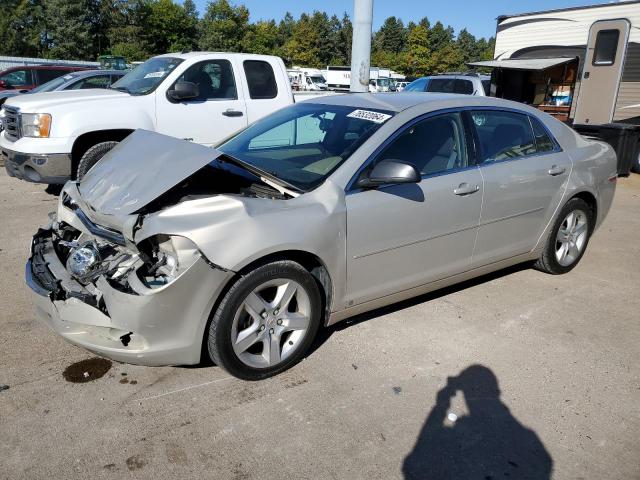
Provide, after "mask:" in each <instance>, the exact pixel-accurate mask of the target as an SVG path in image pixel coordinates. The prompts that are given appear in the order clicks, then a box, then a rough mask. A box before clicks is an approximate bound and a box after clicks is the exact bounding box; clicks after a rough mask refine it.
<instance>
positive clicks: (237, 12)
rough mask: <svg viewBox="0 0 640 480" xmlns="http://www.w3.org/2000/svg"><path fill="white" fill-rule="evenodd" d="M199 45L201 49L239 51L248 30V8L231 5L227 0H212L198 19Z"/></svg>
mask: <svg viewBox="0 0 640 480" xmlns="http://www.w3.org/2000/svg"><path fill="white" fill-rule="evenodd" d="M199 30H200V41H199V47H200V49H202V50H212V51H224V52H241V51H242V40H243V38H244V36H245V34H246V33H247V32H248V31H249V10H247V8H246V7H245V6H244V5H240V6H238V7H235V6H232V5H230V4H229V2H228V1H227V0H213V1H211V2H209V4H208V5H207V10H206V11H205V13H204V17H203V18H202V20H201V21H200V28H199Z"/></svg>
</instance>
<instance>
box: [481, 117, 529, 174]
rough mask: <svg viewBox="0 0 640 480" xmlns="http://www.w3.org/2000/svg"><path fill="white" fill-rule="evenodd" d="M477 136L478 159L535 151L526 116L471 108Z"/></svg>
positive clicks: (511, 156)
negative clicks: (479, 155)
mask: <svg viewBox="0 0 640 480" xmlns="http://www.w3.org/2000/svg"><path fill="white" fill-rule="evenodd" d="M471 118H472V120H473V123H474V124H475V127H476V132H477V133H478V139H479V140H480V149H481V160H482V162H496V161H501V160H509V159H512V158H518V157H524V156H526V155H531V154H533V153H536V144H535V141H534V138H533V132H532V130H531V124H530V123H529V117H528V116H527V115H523V114H520V113H514V112H501V111H495V110H486V111H474V112H471Z"/></svg>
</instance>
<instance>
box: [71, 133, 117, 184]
mask: <svg viewBox="0 0 640 480" xmlns="http://www.w3.org/2000/svg"><path fill="white" fill-rule="evenodd" d="M118 143H120V142H116V141H108V142H100V143H97V144H96V145H94V146H93V147H91V148H90V149H89V150H87V151H86V152H84V155H82V158H81V159H80V162H78V169H77V170H76V180H82V178H83V177H84V176H85V175H86V174H87V172H88V171H89V170H91V167H93V166H94V165H95V164H96V163H98V161H99V160H100V159H101V158H102V157H104V156H105V154H106V153H107V152H109V151H110V150H111V149H112V148H113V147H115V146H116V145H117V144H118Z"/></svg>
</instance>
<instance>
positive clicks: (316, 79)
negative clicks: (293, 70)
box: [309, 77, 325, 83]
mask: <svg viewBox="0 0 640 480" xmlns="http://www.w3.org/2000/svg"><path fill="white" fill-rule="evenodd" d="M309 78H310V79H311V81H312V82H313V83H324V82H325V80H324V77H309Z"/></svg>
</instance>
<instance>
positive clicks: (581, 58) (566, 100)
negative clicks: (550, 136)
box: [469, 0, 640, 175]
mask: <svg viewBox="0 0 640 480" xmlns="http://www.w3.org/2000/svg"><path fill="white" fill-rule="evenodd" d="M469 66H473V67H484V68H490V69H492V75H491V96H495V97H500V98H506V99H510V100H515V101H519V102H523V103H527V104H530V105H534V106H536V107H537V108H539V109H540V110H543V111H545V112H547V113H549V114H551V115H553V116H555V117H556V118H558V120H561V121H563V122H566V123H568V124H570V125H572V126H573V127H574V128H575V129H576V130H578V131H579V132H581V133H583V134H587V135H591V136H597V137H600V138H602V139H605V140H610V138H611V131H612V129H614V130H615V128H618V130H619V131H620V135H618V137H620V138H622V137H627V138H630V139H632V140H631V141H634V140H633V139H634V138H635V142H636V143H637V142H638V140H637V139H638V136H639V135H640V1H638V0H633V1H620V2H616V3H611V4H603V5H591V6H585V7H573V8H564V9H558V10H549V11H544V12H533V13H526V14H518V15H504V16H501V17H498V19H497V28H496V47H495V54H494V60H491V61H482V62H472V63H469ZM624 124H626V125H624ZM604 125H607V126H606V127H603V126H604ZM616 125H618V127H616ZM630 125H637V127H635V128H634V127H631V126H630ZM622 131H624V133H622ZM614 137H616V135H614ZM623 143H624V142H623ZM618 146H619V145H614V147H618ZM627 147H628V146H627ZM624 150H625V152H630V153H628V155H627V154H624V156H627V157H629V156H630V158H619V162H620V163H619V166H620V169H619V170H620V174H621V175H624V174H628V170H629V166H631V164H632V163H633V165H634V169H638V170H637V171H640V159H639V158H638V150H639V148H638V145H635V148H625V149H624ZM617 151H618V156H619V157H620V156H621V154H622V151H621V149H620V148H617ZM625 165H626V167H625Z"/></svg>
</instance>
